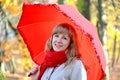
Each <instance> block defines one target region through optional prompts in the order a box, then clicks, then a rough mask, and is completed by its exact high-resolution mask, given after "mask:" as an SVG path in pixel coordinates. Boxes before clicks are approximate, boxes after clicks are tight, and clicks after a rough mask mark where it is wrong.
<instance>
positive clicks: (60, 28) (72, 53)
mask: <svg viewBox="0 0 120 80" xmlns="http://www.w3.org/2000/svg"><path fill="white" fill-rule="evenodd" d="M57 33H61V34H68V36H69V37H70V40H71V41H70V44H69V46H68V49H67V51H66V56H67V63H70V62H71V61H72V60H73V59H76V58H79V57H80V54H79V51H78V49H77V45H76V41H75V33H74V30H73V29H72V27H71V25H69V24H66V23H64V24H59V25H57V26H56V27H55V28H54V29H53V31H52V35H51V37H50V38H49V39H48V41H47V43H46V48H45V51H50V50H52V49H53V48H52V36H53V35H54V34H57Z"/></svg>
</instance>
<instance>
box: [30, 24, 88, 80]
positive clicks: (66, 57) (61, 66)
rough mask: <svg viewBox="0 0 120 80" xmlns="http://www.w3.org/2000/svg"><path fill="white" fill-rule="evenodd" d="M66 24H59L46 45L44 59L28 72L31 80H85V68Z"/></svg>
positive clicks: (71, 30) (71, 31)
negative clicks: (39, 64)
mask: <svg viewBox="0 0 120 80" xmlns="http://www.w3.org/2000/svg"><path fill="white" fill-rule="evenodd" d="M75 42H76V41H75V34H74V31H73V29H72V27H71V26H70V25H68V24H60V25H58V26H57V27H55V29H54V30H53V32H52V36H51V38H50V39H49V40H48V41H47V43H46V48H45V51H46V57H45V59H44V61H43V63H42V64H41V66H40V67H38V66H35V67H33V68H32V69H31V70H30V75H29V76H30V77H31V78H32V80H87V74H86V70H85V67H84V65H83V63H82V61H81V60H80V54H79V52H78V50H77V45H76V43H75Z"/></svg>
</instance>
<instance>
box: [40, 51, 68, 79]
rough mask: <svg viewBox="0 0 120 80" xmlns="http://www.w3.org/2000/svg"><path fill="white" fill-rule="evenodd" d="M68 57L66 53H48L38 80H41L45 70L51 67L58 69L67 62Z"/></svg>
mask: <svg viewBox="0 0 120 80" xmlns="http://www.w3.org/2000/svg"><path fill="white" fill-rule="evenodd" d="M66 60H67V57H66V54H65V51H60V52H55V51H53V50H51V51H49V52H47V54H46V56H45V59H44V61H43V63H42V64H41V67H40V74H39V76H38V80H41V77H42V75H43V74H44V72H45V70H46V69H47V68H50V67H56V66H59V65H61V64H62V63H64V62H66Z"/></svg>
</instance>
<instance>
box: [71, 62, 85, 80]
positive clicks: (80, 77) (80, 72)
mask: <svg viewBox="0 0 120 80" xmlns="http://www.w3.org/2000/svg"><path fill="white" fill-rule="evenodd" d="M70 80H87V73H86V70H85V67H84V66H83V63H82V62H81V61H80V60H77V61H75V65H74V67H73V70H72V73H71V78H70Z"/></svg>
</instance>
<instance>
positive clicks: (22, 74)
mask: <svg viewBox="0 0 120 80" xmlns="http://www.w3.org/2000/svg"><path fill="white" fill-rule="evenodd" d="M24 2H30V3H50V4H52V3H56V4H68V5H71V6H73V7H75V8H76V9H78V10H79V12H81V13H82V14H83V15H84V16H85V17H86V18H87V19H88V20H89V21H90V22H92V23H93V24H94V25H95V26H96V27H97V30H98V35H99V38H100V40H101V43H102V45H103V48H104V51H105V56H106V61H107V64H106V74H107V76H106V78H105V79H104V80H119V78H120V0H0V80H30V79H29V78H28V77H27V74H28V72H29V70H30V69H31V67H32V66H33V64H34V63H33V61H32V60H31V57H30V54H29V51H28V49H27V48H26V45H25V43H24V41H23V39H22V37H21V36H20V34H19V32H18V31H17V28H16V27H17V24H18V22H19V19H20V17H21V13H22V6H23V3H24Z"/></svg>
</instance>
